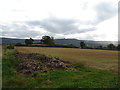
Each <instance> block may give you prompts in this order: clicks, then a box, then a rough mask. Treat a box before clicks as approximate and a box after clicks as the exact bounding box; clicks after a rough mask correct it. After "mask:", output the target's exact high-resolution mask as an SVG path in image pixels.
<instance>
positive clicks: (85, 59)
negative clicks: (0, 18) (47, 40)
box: [16, 47, 118, 72]
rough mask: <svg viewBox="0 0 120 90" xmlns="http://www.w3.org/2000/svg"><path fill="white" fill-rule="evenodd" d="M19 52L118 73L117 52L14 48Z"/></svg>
mask: <svg viewBox="0 0 120 90" xmlns="http://www.w3.org/2000/svg"><path fill="white" fill-rule="evenodd" d="M16 49H17V50H18V51H19V52H24V53H31V52H32V53H42V54H45V55H50V56H54V57H59V58H60V59H63V60H66V61H69V62H71V63H83V64H85V65H87V66H91V67H95V68H97V69H105V70H111V71H113V72H117V71H118V51H109V50H91V49H78V48H51V47H16Z"/></svg>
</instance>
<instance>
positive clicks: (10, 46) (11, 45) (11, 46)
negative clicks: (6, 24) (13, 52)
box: [6, 44, 14, 49]
mask: <svg viewBox="0 0 120 90" xmlns="http://www.w3.org/2000/svg"><path fill="white" fill-rule="evenodd" d="M6 48H7V49H14V45H13V44H10V45H7V46H6Z"/></svg>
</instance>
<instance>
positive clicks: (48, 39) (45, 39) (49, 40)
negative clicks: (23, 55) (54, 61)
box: [25, 36, 120, 50]
mask: <svg viewBox="0 0 120 90" xmlns="http://www.w3.org/2000/svg"><path fill="white" fill-rule="evenodd" d="M33 41H34V40H33V39H32V38H30V39H25V44H26V45H27V46H31V45H32V44H33ZM40 43H41V44H45V45H47V46H52V47H67V48H76V46H74V45H73V44H66V45H60V44H55V40H54V38H53V37H50V36H43V37H42V39H41V40H40ZM80 48H81V49H102V50H120V44H118V46H115V45H114V44H108V45H107V46H106V47H104V46H102V45H100V46H97V47H90V46H87V45H86V43H85V42H84V41H82V42H80Z"/></svg>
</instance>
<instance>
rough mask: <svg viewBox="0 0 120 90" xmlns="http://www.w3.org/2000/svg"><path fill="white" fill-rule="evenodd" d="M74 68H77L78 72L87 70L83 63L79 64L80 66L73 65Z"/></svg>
mask: <svg viewBox="0 0 120 90" xmlns="http://www.w3.org/2000/svg"><path fill="white" fill-rule="evenodd" d="M73 67H74V68H76V69H77V70H81V69H84V68H85V65H84V64H82V63H78V64H73Z"/></svg>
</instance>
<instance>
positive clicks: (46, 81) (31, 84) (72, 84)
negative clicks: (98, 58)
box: [3, 50, 118, 88]
mask: <svg viewBox="0 0 120 90" xmlns="http://www.w3.org/2000/svg"><path fill="white" fill-rule="evenodd" d="M15 52H16V51H15V50H6V52H5V53H4V56H3V88H118V85H117V80H118V77H117V75H115V74H113V73H111V72H109V71H106V70H97V69H94V68H90V67H84V68H83V69H81V70H70V71H62V70H54V71H51V72H48V73H41V72H39V71H36V72H34V73H36V74H37V75H38V76H37V77H29V76H25V75H22V74H18V73H17V71H16V66H17V65H18V64H19V63H20V62H19V61H18V60H17V58H15Z"/></svg>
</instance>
